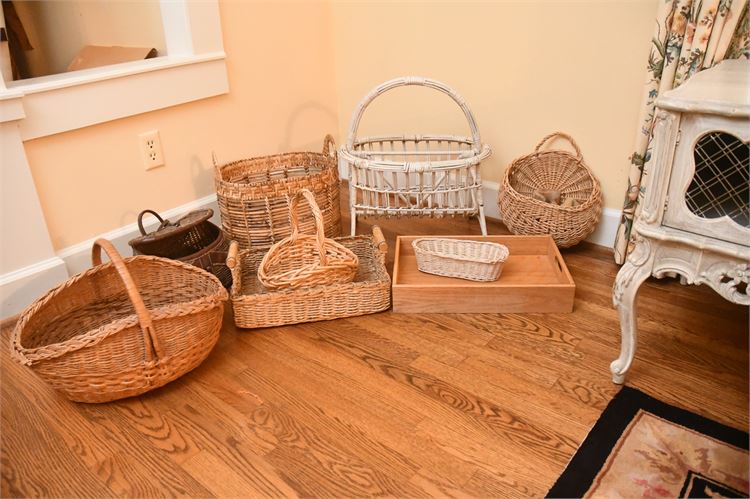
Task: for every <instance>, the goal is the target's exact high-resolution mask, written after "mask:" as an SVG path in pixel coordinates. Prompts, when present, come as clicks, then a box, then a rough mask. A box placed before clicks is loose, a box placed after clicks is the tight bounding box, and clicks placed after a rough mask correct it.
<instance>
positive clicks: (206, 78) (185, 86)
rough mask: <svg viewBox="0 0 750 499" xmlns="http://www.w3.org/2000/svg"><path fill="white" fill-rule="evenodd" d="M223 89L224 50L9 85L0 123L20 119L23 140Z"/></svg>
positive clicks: (0, 95)
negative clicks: (20, 110)
mask: <svg viewBox="0 0 750 499" xmlns="http://www.w3.org/2000/svg"><path fill="white" fill-rule="evenodd" d="M228 91H229V83H228V81H227V71H226V63H225V55H224V52H213V53H208V54H200V55H189V56H176V57H160V58H157V59H152V60H145V61H136V62H129V63H123V64H115V65H111V66H106V67H105V68H95V69H93V70H84V71H76V72H73V73H67V74H62V75H54V76H53V77H45V78H36V79H35V81H33V82H30V83H25V84H24V85H23V86H21V85H18V86H10V87H9V88H8V89H7V90H5V91H2V90H0V120H2V121H8V120H10V119H13V118H15V119H19V118H24V116H23V115H25V119H21V121H20V122H19V127H20V130H21V139H22V140H23V141H27V140H31V139H36V138H39V137H45V136H47V135H52V134H56V133H61V132H66V131H69V130H75V129H77V128H83V127H86V126H89V125H95V124H97V123H104V122H107V121H111V120H115V119H118V118H124V117H127V116H133V115H136V114H140V113H145V112H149V111H155V110H157V109H163V108H166V107H170V106H176V105H179V104H184V103H186V102H191V101H195V100H198V99H204V98H207V97H213V96H215V95H221V94H225V93H227V92H228ZM19 103H20V108H21V109H22V115H19V111H18V109H19Z"/></svg>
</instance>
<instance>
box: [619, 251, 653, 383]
mask: <svg viewBox="0 0 750 499" xmlns="http://www.w3.org/2000/svg"><path fill="white" fill-rule="evenodd" d="M649 246H650V245H649V243H648V242H647V241H645V240H642V243H641V244H640V245H639V247H638V248H637V249H636V250H634V254H633V255H631V257H629V258H628V261H627V262H625V265H623V266H622V268H621V269H620V271H619V272H618V273H617V278H616V279H615V286H614V290H613V293H612V298H613V301H614V304H615V306H616V307H617V309H618V312H619V314H620V334H621V345H620V356H619V357H618V358H617V359H615V360H614V361H613V362H612V363H611V364H610V366H609V368H610V371H612V382H614V383H617V384H618V385H619V384H622V383H624V382H625V374H626V373H627V372H628V370H629V369H630V365H631V364H632V362H633V356H634V355H635V348H636V330H637V322H636V315H637V314H636V297H637V294H638V288H640V286H641V284H643V281H645V280H646V279H647V278H648V277H649V276H650V275H651V268H652V265H651V263H652V257H651V255H650V248H649ZM644 251H645V254H644Z"/></svg>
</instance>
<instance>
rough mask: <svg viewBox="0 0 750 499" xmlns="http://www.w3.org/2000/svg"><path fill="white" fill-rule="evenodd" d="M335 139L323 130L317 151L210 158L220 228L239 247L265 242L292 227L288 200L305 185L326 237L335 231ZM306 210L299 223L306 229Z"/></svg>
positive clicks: (338, 221)
mask: <svg viewBox="0 0 750 499" xmlns="http://www.w3.org/2000/svg"><path fill="white" fill-rule="evenodd" d="M337 163H338V160H337V153H336V145H335V144H334V141H333V137H331V136H330V135H326V137H325V140H324V143H323V152H322V153H314V152H293V153H285V154H276V155H273V156H264V157H259V158H252V159H243V160H240V161H233V162H231V163H227V164H224V165H218V164H217V162H216V159H214V167H215V184H216V197H217V198H218V203H219V211H220V212H221V224H222V228H223V229H224V232H226V234H227V236H229V238H230V239H231V240H233V241H237V242H238V243H239V245H240V247H241V248H243V249H245V248H256V249H260V248H265V249H268V248H270V247H271V246H272V245H273V244H274V243H277V242H278V241H281V240H282V239H283V238H285V237H287V236H288V235H289V234H291V232H292V228H291V225H290V220H289V203H290V202H291V198H292V197H294V195H295V194H296V193H297V192H299V191H300V190H301V189H309V190H310V191H312V192H313V194H315V200H316V202H317V203H318V206H319V207H320V211H321V213H322V214H323V225H324V226H325V231H326V237H338V236H340V235H341V207H340V206H339V172H338V164H337ZM308 215H309V212H305V213H302V214H301V216H300V228H301V229H302V230H303V231H304V232H311V231H312V229H313V228H314V221H313V220H312V218H311V217H309V216H308Z"/></svg>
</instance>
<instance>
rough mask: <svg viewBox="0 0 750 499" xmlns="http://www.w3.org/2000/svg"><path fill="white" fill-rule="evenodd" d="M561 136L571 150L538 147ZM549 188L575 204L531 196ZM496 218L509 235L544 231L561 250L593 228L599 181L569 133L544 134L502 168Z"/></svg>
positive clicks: (598, 211) (596, 218) (597, 212)
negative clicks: (529, 152) (498, 213)
mask: <svg viewBox="0 0 750 499" xmlns="http://www.w3.org/2000/svg"><path fill="white" fill-rule="evenodd" d="M558 137H559V138H562V139H565V140H567V141H568V142H569V143H570V145H571V146H572V147H573V149H574V150H575V154H571V153H569V152H567V151H563V150H560V149H553V150H550V151H542V147H543V146H544V145H545V144H546V143H547V142H548V141H549V140H551V139H554V138H558ZM540 190H554V191H557V192H559V193H560V195H561V197H562V198H565V199H568V198H572V199H574V200H575V201H576V206H570V207H568V206H558V205H555V204H551V203H546V202H544V201H540V200H538V199H535V198H534V197H533V194H534V192H535V191H540ZM498 204H499V206H500V216H501V218H502V219H503V223H505V225H506V226H507V227H508V229H510V231H511V232H512V233H514V234H525V235H535V234H550V235H551V236H552V238H553V239H554V240H555V243H557V245H558V246H559V247H561V248H567V247H569V246H574V245H576V244H578V243H579V242H581V241H583V240H584V239H585V238H586V237H587V236H588V235H589V234H591V233H592V232H593V231H594V229H595V228H596V224H597V223H598V222H599V216H600V215H601V212H602V193H601V189H600V187H599V181H598V180H597V179H596V177H595V176H594V174H593V173H592V172H591V170H590V169H589V167H588V166H586V163H584V161H583V155H582V154H581V150H580V149H579V148H578V144H576V142H575V140H573V138H572V137H571V136H570V135H567V134H565V133H561V132H555V133H552V134H550V135H547V136H546V137H544V138H543V139H542V140H541V141H540V142H539V144H537V146H536V149H534V152H533V153H532V154H528V155H526V156H522V157H520V158H518V159H516V160H514V161H513V162H512V163H511V165H510V166H509V167H508V169H507V170H506V171H505V177H504V178H503V183H502V187H501V190H500V197H499V199H498Z"/></svg>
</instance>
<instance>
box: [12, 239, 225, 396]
mask: <svg viewBox="0 0 750 499" xmlns="http://www.w3.org/2000/svg"><path fill="white" fill-rule="evenodd" d="M102 249H104V251H105V252H106V253H107V254H108V255H109V257H110V259H111V262H109V263H106V264H103V265H101V250H102ZM92 260H93V263H94V267H92V268H90V269H89V270H87V271H85V272H82V273H80V274H78V275H76V276H74V277H72V278H70V279H69V280H68V281H66V282H65V283H63V284H61V285H60V286H58V287H56V288H54V289H52V290H50V291H49V292H47V293H46V294H45V295H44V296H42V297H41V298H39V299H38V300H36V301H35V302H34V303H33V304H31V305H30V306H29V307H28V308H27V309H26V310H25V311H24V312H23V313H22V314H21V317H20V319H19V321H18V324H17V325H16V328H15V330H14V331H13V339H12V348H13V352H12V355H13V357H14V358H15V359H16V360H17V361H18V362H20V363H22V364H25V365H27V366H30V367H31V369H32V370H34V372H35V373H36V374H37V375H38V376H39V377H40V378H42V379H43V380H45V381H46V382H47V383H49V384H50V385H51V386H52V387H53V388H54V389H56V390H58V391H60V392H62V393H63V394H64V395H65V396H66V397H68V398H69V399H70V400H74V401H77V402H89V403H96V402H109V401H111V400H117V399H121V398H124V397H130V396H134V395H139V394H142V393H144V392H147V391H149V390H152V389H154V388H158V387H160V386H162V385H165V384H166V383H169V382H170V381H172V380H174V379H176V378H178V377H180V376H182V375H183V374H185V373H186V372H188V371H190V370H192V369H194V368H195V367H197V366H198V365H199V364H200V363H201V362H202V361H203V359H205V358H206V357H207V356H208V354H209V353H210V352H211V349H212V348H213V347H214V345H215V344H216V341H217V340H218V338H219V330H220V328H221V321H222V317H223V310H224V301H225V300H226V299H227V298H228V294H227V291H226V289H224V287H223V286H222V285H221V283H220V282H219V280H218V279H217V278H216V277H215V276H213V275H211V274H209V273H208V272H206V271H204V270H201V269H199V268H197V267H194V266H192V265H188V264H185V263H182V262H179V261H175V260H168V259H166V258H160V257H156V256H135V257H131V258H126V259H124V260H123V259H122V257H121V256H120V255H119V253H118V252H117V250H116V249H115V248H114V246H112V244H111V243H110V242H109V241H107V240H105V239H98V240H97V241H96V242H95V243H94V247H93V252H92Z"/></svg>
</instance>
